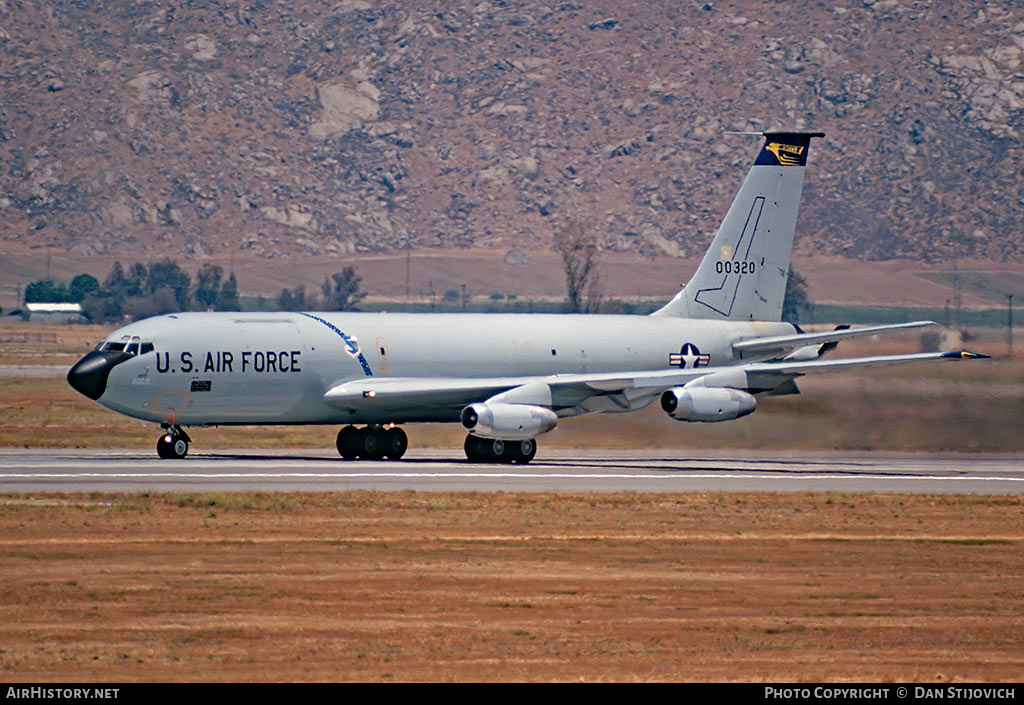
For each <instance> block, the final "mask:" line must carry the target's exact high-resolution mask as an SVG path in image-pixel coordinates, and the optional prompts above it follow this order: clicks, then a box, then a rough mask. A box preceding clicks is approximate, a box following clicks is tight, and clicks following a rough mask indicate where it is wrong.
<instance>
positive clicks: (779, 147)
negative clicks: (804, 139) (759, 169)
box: [764, 142, 805, 166]
mask: <svg viewBox="0 0 1024 705" xmlns="http://www.w3.org/2000/svg"><path fill="white" fill-rule="evenodd" d="M764 148H765V149H766V150H768V151H769V152H771V153H772V154H774V155H775V158H776V159H778V160H779V164H781V165H782V166H802V165H803V163H804V162H803V159H802V157H803V153H804V149H805V148H804V147H803V146H802V145H794V144H783V143H782V142H770V143H768V144H766V145H765V146H764Z"/></svg>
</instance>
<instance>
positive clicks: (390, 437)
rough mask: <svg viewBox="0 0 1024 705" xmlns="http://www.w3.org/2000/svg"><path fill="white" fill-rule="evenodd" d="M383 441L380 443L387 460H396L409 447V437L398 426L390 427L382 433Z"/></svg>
mask: <svg viewBox="0 0 1024 705" xmlns="http://www.w3.org/2000/svg"><path fill="white" fill-rule="evenodd" d="M382 435H383V437H384V439H383V440H384V442H383V443H382V444H381V445H382V447H383V449H384V457H385V458H388V459H389V460H398V459H399V458H401V457H402V456H403V455H405V451H406V450H408V449H409V437H408V436H407V435H405V431H403V430H402V429H400V428H392V429H390V430H387V431H385V432H384V433H383V434H382Z"/></svg>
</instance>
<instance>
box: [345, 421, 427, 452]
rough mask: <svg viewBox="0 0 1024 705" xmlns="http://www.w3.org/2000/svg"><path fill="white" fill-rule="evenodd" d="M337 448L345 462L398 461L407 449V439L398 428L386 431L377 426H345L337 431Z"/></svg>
mask: <svg viewBox="0 0 1024 705" xmlns="http://www.w3.org/2000/svg"><path fill="white" fill-rule="evenodd" d="M337 446H338V452H339V453H341V457H342V458H344V459H345V460H352V459H353V458H363V459H364V460H380V459H381V458H388V459H389V460H398V459H399V458H401V457H402V456H403V455H405V451H406V450H407V449H408V448H409V437H408V436H406V435H405V431H403V430H402V429H400V428H398V427H394V428H387V429H386V428H383V427H381V426H379V425H377V424H372V425H370V426H367V427H366V428H356V427H355V426H346V427H345V428H343V429H341V430H340V431H338V442H337Z"/></svg>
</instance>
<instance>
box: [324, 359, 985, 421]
mask: <svg viewBox="0 0 1024 705" xmlns="http://www.w3.org/2000/svg"><path fill="white" fill-rule="evenodd" d="M981 357H987V356H986V355H980V354H977V353H971V352H966V351H961V352H950V353H939V352H929V353H914V354H906V355H876V356H871V357H857V358H846V359H838V360H821V359H817V360H797V361H787V360H779V361H774V362H751V363H746V364H739V365H731V366H723V367H701V368H696V369H678V368H673V369H666V370H640V371H633V372H607V373H586V374H558V375H537V376H509V377H486V378H473V377H449V378H428V377H372V378H370V377H363V378H359V379H356V380H350V381H345V382H341V383H340V384H336V385H334V386H332V387H331V388H330V389H328V390H327V392H326V393H325V394H324V400H325V401H326V402H327V403H329V404H331V405H332V406H335V407H338V408H350V409H359V410H365V411H370V410H373V411H374V412H375V413H381V414H386V413H387V412H388V411H389V410H394V411H395V412H398V411H399V410H401V411H402V412H403V413H406V414H407V413H409V412H410V411H411V410H414V409H422V410H424V412H426V410H433V411H434V412H435V413H436V412H443V411H444V410H447V411H448V412H449V413H454V414H457V413H458V412H459V411H460V410H461V409H462V408H463V407H464V406H466V405H468V404H472V403H475V402H484V401H487V400H489V399H491V398H492V397H495V396H497V395H503V394H505V393H509V394H512V393H514V391H515V390H517V389H530V390H531V393H532V392H533V391H535V390H536V389H538V388H543V389H545V397H544V399H543V401H538V400H536V399H531V400H528V401H513V403H536V404H541V405H543V406H549V407H551V408H553V409H554V410H555V411H556V412H557V413H558V415H559V416H576V415H579V414H586V413H594V412H614V411H630V410H633V409H636V408H639V407H642V406H645V405H647V404H649V403H651V402H652V401H654V400H655V399H657V398H658V396H660V395H661V393H662V392H663V391H665V390H666V389H669V388H671V387H679V386H684V385H686V384H688V383H692V382H696V383H698V384H702V386H709V387H731V388H735V389H743V390H746V391H749V392H751V393H754V394H759V393H767V394H771V393H776V394H779V393H782V394H785V393H793V392H794V391H795V389H790V387H791V386H792V382H793V380H794V379H795V378H796V377H800V376H802V375H805V374H813V373H817V372H838V371H842V370H847V369H852V368H855V367H871V366H874V367H877V366H883V365H898V364H906V363H913V362H925V361H930V360H960V359H973V358H981ZM698 380H703V382H702V383H701V382H698ZM548 390H549V394H550V396H547V394H548Z"/></svg>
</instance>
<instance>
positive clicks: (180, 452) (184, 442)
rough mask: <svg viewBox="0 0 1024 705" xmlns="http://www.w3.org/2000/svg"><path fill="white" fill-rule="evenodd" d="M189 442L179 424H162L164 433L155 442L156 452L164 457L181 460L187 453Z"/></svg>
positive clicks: (189, 439)
mask: <svg viewBox="0 0 1024 705" xmlns="http://www.w3.org/2000/svg"><path fill="white" fill-rule="evenodd" d="M191 442H192V439H191V438H189V437H188V434H187V433H185V430H184V429H183V428H182V427H181V426H164V435H162V436H160V440H158V441H157V442H156V454H157V455H159V456H160V457H161V458H165V459H176V460H181V459H182V458H184V457H185V456H186V455H188V444H189V443H191Z"/></svg>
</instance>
